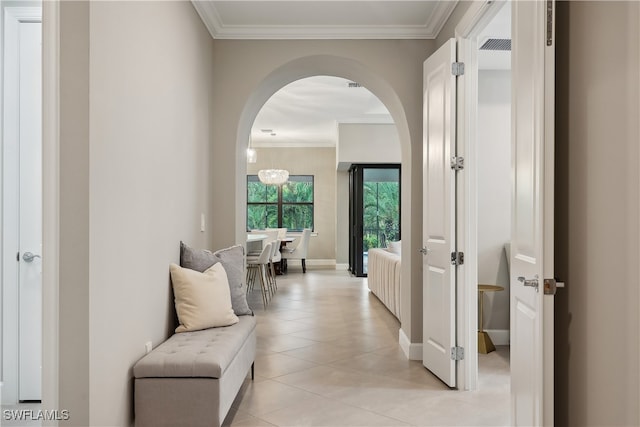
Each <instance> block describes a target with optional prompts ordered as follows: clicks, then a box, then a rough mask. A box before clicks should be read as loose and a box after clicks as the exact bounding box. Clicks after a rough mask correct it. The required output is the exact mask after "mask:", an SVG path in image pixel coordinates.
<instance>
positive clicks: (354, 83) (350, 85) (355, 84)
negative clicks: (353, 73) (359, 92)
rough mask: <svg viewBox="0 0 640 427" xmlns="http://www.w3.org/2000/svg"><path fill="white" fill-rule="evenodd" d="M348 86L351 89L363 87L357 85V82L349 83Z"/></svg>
mask: <svg viewBox="0 0 640 427" xmlns="http://www.w3.org/2000/svg"><path fill="white" fill-rule="evenodd" d="M348 86H349V87H362V85H361V84H360V83H356V82H349V84H348Z"/></svg>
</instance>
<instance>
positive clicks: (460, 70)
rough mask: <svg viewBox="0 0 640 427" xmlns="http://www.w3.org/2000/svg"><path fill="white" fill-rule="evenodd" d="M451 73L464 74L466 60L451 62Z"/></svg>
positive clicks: (455, 74)
mask: <svg viewBox="0 0 640 427" xmlns="http://www.w3.org/2000/svg"><path fill="white" fill-rule="evenodd" d="M451 74H453V75H454V76H461V75H463V74H464V62H454V63H452V64H451Z"/></svg>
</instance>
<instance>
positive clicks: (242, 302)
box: [213, 245, 253, 316]
mask: <svg viewBox="0 0 640 427" xmlns="http://www.w3.org/2000/svg"><path fill="white" fill-rule="evenodd" d="M213 255H214V256H215V257H216V259H218V260H219V261H220V263H222V266H223V267H224V270H225V271H226V273H227V278H228V279H229V288H230V289H231V305H232V306H233V311H234V313H235V314H236V316H242V315H245V314H253V311H251V308H249V304H248V303H247V288H246V286H244V284H243V280H244V248H243V247H242V245H236V246H231V247H230V248H226V249H220V250H219V251H215V252H214V253H213Z"/></svg>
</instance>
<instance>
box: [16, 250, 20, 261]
mask: <svg viewBox="0 0 640 427" xmlns="http://www.w3.org/2000/svg"><path fill="white" fill-rule="evenodd" d="M16 261H18V262H20V252H16Z"/></svg>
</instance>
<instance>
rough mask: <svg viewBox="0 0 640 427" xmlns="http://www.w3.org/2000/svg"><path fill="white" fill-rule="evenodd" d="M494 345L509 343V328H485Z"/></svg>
mask: <svg viewBox="0 0 640 427" xmlns="http://www.w3.org/2000/svg"><path fill="white" fill-rule="evenodd" d="M485 331H486V332H487V333H488V334H489V337H491V341H493V344H494V345H509V344H510V342H511V341H510V339H509V329H485Z"/></svg>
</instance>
